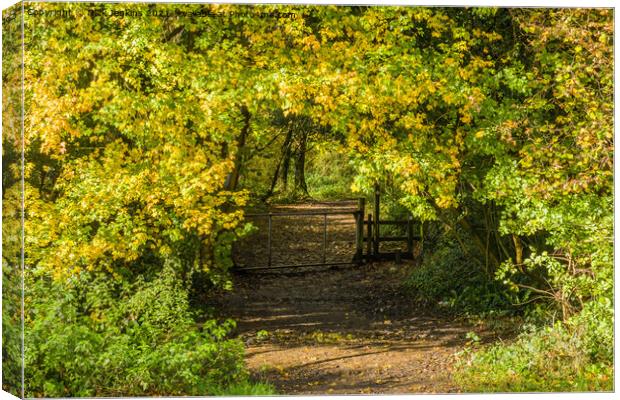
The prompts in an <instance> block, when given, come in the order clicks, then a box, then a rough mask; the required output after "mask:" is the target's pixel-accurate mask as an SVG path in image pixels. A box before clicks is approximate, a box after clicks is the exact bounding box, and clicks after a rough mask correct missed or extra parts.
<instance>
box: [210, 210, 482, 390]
mask: <svg viewBox="0 0 620 400" xmlns="http://www.w3.org/2000/svg"><path fill="white" fill-rule="evenodd" d="M319 222H322V221H319ZM335 222H337V223H338V224H337V225H334V226H332V225H330V227H329V230H330V235H331V234H333V235H334V237H337V236H338V235H340V236H343V235H344V236H345V237H348V236H347V235H346V234H345V233H346V232H350V231H351V230H350V227H347V223H345V222H343V221H341V220H337V221H335ZM349 223H352V222H349ZM316 225H317V224H316V222H312V221H303V220H301V221H300V220H299V219H297V220H295V221H290V222H289V224H288V225H287V226H286V227H285V228H286V229H284V227H283V228H282V229H280V233H279V235H280V236H279V239H278V243H279V245H280V246H281V247H280V250H282V249H283V248H284V247H286V246H291V247H293V246H300V245H301V246H311V245H310V244H308V243H312V242H313V240H314V239H312V238H311V237H310V236H312V235H316V233H320V232H321V230H320V229H321V228H320V227H319V228H317V227H316ZM334 231H335V232H334ZM338 231H340V232H338ZM257 236H258V234H257ZM353 239H354V238H353ZM346 240H350V239H346ZM286 242H288V244H286ZM261 243H262V244H264V243H265V242H264V238H262V239H260V237H259V239H256V242H255V243H254V245H255V246H256V245H258V246H259V247H264V246H263V245H262V244H261ZM329 244H330V248H334V247H336V248H338V247H337V245H335V244H334V243H332V242H331V241H330V243H329ZM246 246H248V247H246ZM246 246H244V249H245V250H246V254H245V259H246V260H247V261H248V262H251V260H252V257H251V255H248V254H247V253H248V252H256V249H255V248H254V249H253V250H252V247H251V246H252V245H251V240H250V244H247V243H246ZM282 246H284V247H282ZM351 246H354V242H353V241H350V242H349V244H348V245H346V244H341V247H342V248H344V249H345V250H346V248H347V247H348V249H349V250H346V251H345V250H342V251H340V253H342V254H341V255H340V257H343V256H344V253H346V252H347V251H348V252H349V253H350V252H351ZM319 248H320V246H319ZM248 249H250V250H248ZM297 250H299V248H297ZM316 250H317V249H315V250H314V251H309V248H308V249H305V251H303V249H302V251H297V252H295V253H296V254H302V255H303V254H308V257H315V256H316ZM279 253H286V251H279ZM263 256H264V255H263ZM302 257H303V256H302ZM241 258H243V255H242V257H241ZM258 258H260V257H258ZM258 258H255V261H256V260H257V259H258ZM274 259H276V258H274ZM295 261H296V262H300V261H304V260H303V259H302V260H295ZM283 262H285V263H286V262H290V260H284V261H283ZM258 263H259V264H260V262H258ZM411 268H415V263H413V262H407V263H401V264H399V265H397V264H395V263H393V262H381V263H369V264H366V265H362V266H348V267H331V268H329V267H321V268H316V267H315V268H313V269H309V268H306V269H305V270H302V269H300V268H296V269H286V270H279V271H271V272H269V271H266V272H261V273H256V272H255V273H250V272H244V273H238V274H235V275H234V277H233V279H234V282H233V287H234V290H233V291H232V292H230V293H228V294H226V295H225V296H224V297H223V298H221V299H220V301H218V302H220V304H219V305H218V308H219V309H220V310H221V311H222V312H223V315H226V316H228V317H231V318H233V319H234V320H236V321H237V330H236V334H237V335H238V337H239V338H240V339H241V340H242V341H243V342H244V343H245V347H246V362H247V366H248V368H249V370H250V371H251V373H252V375H253V378H254V379H255V380H259V381H263V382H269V383H271V384H272V385H274V386H275V388H276V390H277V391H278V393H280V394H371V393H373V394H378V393H382V394H383V393H384V394H388V393H390V394H397V393H401V394H402V393H451V392H458V387H456V386H455V385H454V383H453V382H452V380H451V373H452V369H453V368H452V367H453V364H454V358H455V357H454V355H455V353H456V352H458V351H460V350H462V349H463V346H464V345H465V343H466V341H467V339H466V334H467V332H469V331H472V330H476V331H478V329H474V327H472V326H471V324H468V323H466V322H465V321H464V320H462V319H461V320H459V319H455V318H451V317H449V316H447V315H439V314H438V313H437V312H432V311H428V310H425V309H423V308H421V307H419V306H416V305H415V304H414V303H413V302H412V301H411V296H410V295H407V293H406V291H404V289H403V282H404V280H405V279H406V277H407V276H408V274H409V273H410V269H411ZM477 333H478V334H479V335H482V336H483V338H484V337H485V336H488V335H485V334H484V332H479V331H478V332H477Z"/></svg>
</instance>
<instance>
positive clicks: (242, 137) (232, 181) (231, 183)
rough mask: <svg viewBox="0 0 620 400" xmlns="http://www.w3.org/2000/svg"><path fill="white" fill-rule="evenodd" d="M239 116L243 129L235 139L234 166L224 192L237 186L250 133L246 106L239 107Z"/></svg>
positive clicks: (248, 113)
mask: <svg viewBox="0 0 620 400" xmlns="http://www.w3.org/2000/svg"><path fill="white" fill-rule="evenodd" d="M241 115H242V116H243V127H242V128H241V132H240V133H239V137H237V154H236V156H235V166H234V168H233V171H232V172H231V173H230V175H228V177H227V179H226V183H225V184H224V187H225V189H226V190H237V185H238V184H239V176H240V175H241V168H242V167H243V159H244V155H245V142H246V140H247V138H248V134H249V133H250V117H251V115H250V111H249V110H248V108H247V107H246V106H241Z"/></svg>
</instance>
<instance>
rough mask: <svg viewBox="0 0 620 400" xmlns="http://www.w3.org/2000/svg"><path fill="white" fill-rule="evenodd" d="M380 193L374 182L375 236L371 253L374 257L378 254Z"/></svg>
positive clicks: (377, 184) (377, 185)
mask: <svg viewBox="0 0 620 400" xmlns="http://www.w3.org/2000/svg"><path fill="white" fill-rule="evenodd" d="M380 201H381V200H380V194H379V183H375V229H374V231H375V232H374V234H375V237H374V238H373V246H372V247H373V255H374V256H375V257H378V256H379V237H380V236H381V235H380V232H379V220H380V217H379V210H380V204H379V203H380Z"/></svg>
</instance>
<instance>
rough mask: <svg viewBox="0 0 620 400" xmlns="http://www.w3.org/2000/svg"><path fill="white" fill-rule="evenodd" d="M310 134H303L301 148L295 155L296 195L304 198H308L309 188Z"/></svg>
mask: <svg viewBox="0 0 620 400" xmlns="http://www.w3.org/2000/svg"><path fill="white" fill-rule="evenodd" d="M307 140H308V132H305V131H304V132H301V135H300V142H299V147H298V148H297V152H296V155H295V193H300V192H301V195H302V196H304V197H307V196H308V186H307V185H306V171H305V169H306V143H307Z"/></svg>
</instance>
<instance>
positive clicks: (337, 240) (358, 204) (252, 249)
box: [233, 187, 419, 271]
mask: <svg viewBox="0 0 620 400" xmlns="http://www.w3.org/2000/svg"><path fill="white" fill-rule="evenodd" d="M330 204H332V207H330V208H313V209H311V210H302V211H299V210H295V209H294V207H295V205H289V207H292V208H293V209H292V210H287V209H286V208H285V209H284V210H282V211H280V210H276V211H274V212H264V213H248V214H246V215H245V216H246V220H247V221H250V222H252V225H254V227H255V230H254V232H253V233H251V234H250V235H248V236H246V237H245V238H242V239H241V240H240V241H238V242H236V243H235V246H234V247H233V261H234V263H235V268H237V269H239V270H244V271H245V270H265V269H281V268H301V267H320V266H338V265H361V264H363V263H365V262H369V261H372V260H386V259H393V260H396V261H400V260H401V259H407V258H409V259H410V258H413V242H414V240H418V239H419V237H416V236H414V234H413V220H412V218H411V217H409V218H408V219H407V220H402V221H397V220H381V218H380V194H379V189H378V187H376V188H375V197H374V211H373V212H372V213H369V214H368V216H367V219H364V215H365V211H366V210H365V209H366V200H365V199H364V198H359V199H355V200H349V201H342V202H337V203H330ZM334 204H336V207H334V206H333V205H334ZM284 207H286V206H284ZM385 226H398V227H401V228H403V229H404V230H405V233H404V234H403V235H400V236H393V235H391V236H390V235H382V233H381V231H382V229H381V228H382V227H385ZM385 242H392V243H393V242H400V243H403V244H406V248H405V249H402V250H401V249H396V250H392V251H385V250H382V249H381V248H380V244H381V243H385Z"/></svg>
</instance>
